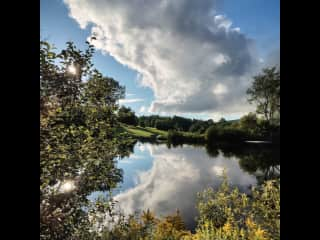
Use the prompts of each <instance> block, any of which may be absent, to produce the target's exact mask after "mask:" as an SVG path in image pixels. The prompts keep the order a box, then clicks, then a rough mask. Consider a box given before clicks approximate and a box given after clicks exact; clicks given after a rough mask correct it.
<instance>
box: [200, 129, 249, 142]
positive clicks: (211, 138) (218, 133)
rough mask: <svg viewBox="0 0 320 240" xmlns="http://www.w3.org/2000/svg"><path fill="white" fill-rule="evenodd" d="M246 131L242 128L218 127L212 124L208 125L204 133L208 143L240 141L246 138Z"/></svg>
mask: <svg viewBox="0 0 320 240" xmlns="http://www.w3.org/2000/svg"><path fill="white" fill-rule="evenodd" d="M246 137H247V135H246V132H245V131H243V130H242V129H238V128H232V127H219V126H217V125H213V126H211V127H209V128H208V129H207V131H206V134H205V139H206V141H207V142H208V143H212V142H229V143H230V142H242V141H244V140H245V139H246Z"/></svg>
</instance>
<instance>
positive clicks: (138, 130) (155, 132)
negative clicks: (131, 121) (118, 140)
mask: <svg viewBox="0 0 320 240" xmlns="http://www.w3.org/2000/svg"><path fill="white" fill-rule="evenodd" d="M120 128H121V129H120V131H125V132H127V133H129V134H130V135H131V136H132V137H134V138H137V139H150V140H155V139H158V140H166V139H167V137H168V132H166V131H162V130H159V129H156V128H151V127H145V128H143V127H140V126H132V125H127V124H121V127H120Z"/></svg>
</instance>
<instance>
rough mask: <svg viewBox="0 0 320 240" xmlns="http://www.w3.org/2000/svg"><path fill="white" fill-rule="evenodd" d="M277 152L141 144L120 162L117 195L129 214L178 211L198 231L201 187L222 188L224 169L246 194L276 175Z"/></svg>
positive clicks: (255, 146)
mask: <svg viewBox="0 0 320 240" xmlns="http://www.w3.org/2000/svg"><path fill="white" fill-rule="evenodd" d="M278 153H279V151H278V149H275V148H273V147H269V146H261V145H259V144H247V145H245V146H242V147H241V148H240V147H225V148H221V147H220V148H212V147H211V148H208V147H205V146H192V145H183V146H179V147H171V148H168V146H167V145H166V144H160V145H159V144H158V145H155V144H151V143H140V142H138V143H137V144H136V145H135V147H134V152H133V153H132V154H131V155H130V156H129V157H126V158H124V159H121V160H119V162H118V167H119V168H122V169H123V173H124V175H123V182H122V183H121V184H120V185H119V187H118V188H117V189H115V190H114V196H115V199H116V200H117V201H119V207H120V209H122V211H123V212H124V213H125V214H132V213H134V212H141V211H142V210H146V209H150V210H152V211H154V212H155V213H156V214H157V215H158V216H163V215H167V214H171V213H173V212H175V211H176V209H179V211H180V213H181V215H182V217H183V220H184V221H185V223H186V226H187V227H188V228H189V229H194V227H195V217H196V216H197V210H196V208H195V206H196V199H197V193H198V192H199V191H202V190H204V189H205V188H207V187H209V186H210V187H213V188H216V187H218V186H219V185H220V183H221V175H222V173H223V170H225V171H226V174H227V176H228V179H229V181H230V182H231V184H233V185H235V186H237V187H239V189H240V190H241V191H245V192H246V191H248V189H249V188H250V186H253V185H256V184H259V182H262V181H263V180H264V179H270V178H275V177H278V176H279V175H280V161H279V154H278ZM94 195H95V194H94Z"/></svg>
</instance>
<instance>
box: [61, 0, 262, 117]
mask: <svg viewBox="0 0 320 240" xmlns="http://www.w3.org/2000/svg"><path fill="white" fill-rule="evenodd" d="M65 3H66V4H67V6H68V7H69V10H70V16H71V17H72V18H74V19H75V20H76V21H77V22H78V23H79V24H80V26H81V27H82V28H85V27H86V26H91V31H92V33H95V34H96V37H97V40H95V41H94V42H93V44H94V45H95V46H96V47H97V48H98V49H100V50H102V51H103V52H105V53H108V54H110V55H111V56H113V57H114V58H115V59H116V60H117V61H118V62H120V63H122V64H124V65H127V66H129V67H130V68H132V69H134V70H136V71H137V72H138V73H139V74H140V80H141V83H142V85H144V86H147V87H150V88H151V89H152V90H153V92H154V95H155V100H154V102H153V103H152V105H151V106H150V110H151V111H154V112H167V113H169V112H171V113H172V112H175V113H192V112H197V113H200V112H208V113H210V112H211V113H212V112H220V113H234V112H247V111H250V110H252V107H249V105H248V104H247V102H246V96H245V91H246V89H247V87H248V86H249V84H250V81H251V80H250V79H251V76H252V73H253V72H254V71H256V70H257V66H258V65H259V64H260V63H259V61H258V59H259V58H258V57H257V56H256V53H255V48H254V41H253V40H251V39H249V38H248V37H246V36H245V35H244V34H242V33H241V32H240V29H239V28H233V27H232V22H231V20H230V19H228V18H227V17H225V16H224V15H221V13H218V12H217V11H216V10H215V9H216V6H215V5H216V4H217V1H213V0H202V1H190V0H189V1H188V0H174V1H168V0H149V1H144V0H130V1H127V0H107V1H102V0H65ZM240 108H241V109H240ZM239 109H240V110H239Z"/></svg>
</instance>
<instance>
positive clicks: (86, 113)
mask: <svg viewBox="0 0 320 240" xmlns="http://www.w3.org/2000/svg"><path fill="white" fill-rule="evenodd" d="M53 50H54V49H53V48H52V46H51V45H50V44H49V43H47V42H44V41H41V42H40V167H41V174H40V237H41V239H81V237H80V236H82V234H84V235H83V236H82V237H83V239H88V238H87V237H85V236H86V235H87V233H88V231H89V229H90V228H91V227H90V226H91V225H92V224H93V223H92V222H90V221H89V217H88V216H89V215H88V214H89V209H93V206H90V204H91V203H90V202H89V201H88V199H87V196H88V195H89V194H90V193H91V192H93V191H109V190H110V189H112V188H113V187H115V186H116V184H117V183H118V182H119V181H121V179H122V171H121V170H120V169H117V168H116V167H115V159H116V158H117V157H120V156H122V155H124V154H125V152H126V150H125V148H124V147H123V146H124V145H125V144H126V141H124V140H125V138H126V137H125V136H122V137H121V136H117V132H116V127H117V125H118V123H117V116H116V114H115V111H116V110H117V108H118V105H117V104H116V103H117V101H118V99H119V98H121V97H122V96H123V94H124V88H123V87H121V86H120V85H119V84H118V82H117V81H115V80H114V79H111V78H107V77H103V76H102V75H101V73H99V72H98V70H96V69H92V66H93V65H92V63H91V58H92V55H93V52H94V50H93V46H92V45H89V46H88V49H87V50H86V51H85V52H82V51H81V50H79V49H77V48H76V47H75V46H74V44H73V43H71V42H68V43H67V47H66V49H64V50H62V51H61V52H60V53H59V54H57V53H55V52H54V51H53ZM84 79H86V80H87V81H84ZM109 203H110V201H106V204H109ZM107 209H108V208H106V209H105V210H107Z"/></svg>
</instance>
